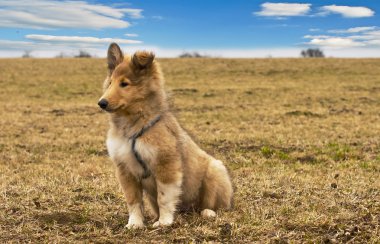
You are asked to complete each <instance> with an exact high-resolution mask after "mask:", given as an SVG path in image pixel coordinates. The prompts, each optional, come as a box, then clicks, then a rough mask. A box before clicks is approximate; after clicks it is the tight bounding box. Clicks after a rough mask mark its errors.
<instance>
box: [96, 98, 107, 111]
mask: <svg viewBox="0 0 380 244" xmlns="http://www.w3.org/2000/svg"><path fill="white" fill-rule="evenodd" d="M98 105H99V107H101V108H102V109H105V108H106V107H107V106H108V101H107V100H106V99H104V98H103V99H102V100H100V101H99V102H98Z"/></svg>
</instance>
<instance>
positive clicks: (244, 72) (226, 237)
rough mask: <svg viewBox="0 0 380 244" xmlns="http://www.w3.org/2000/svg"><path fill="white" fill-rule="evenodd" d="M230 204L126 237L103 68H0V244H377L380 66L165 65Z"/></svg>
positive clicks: (184, 116)
mask: <svg viewBox="0 0 380 244" xmlns="http://www.w3.org/2000/svg"><path fill="white" fill-rule="evenodd" d="M160 62H161V64H162V68H163V70H164V74H165V77H166V89H167V91H168V92H169V93H170V95H171V103H172V104H173V111H174V112H175V113H176V115H177V117H178V119H179V120H180V122H181V123H182V125H183V127H185V128H186V129H187V130H188V131H189V132H190V133H191V134H192V135H193V137H194V138H195V140H196V141H197V142H198V143H199V144H200V145H201V146H202V147H203V148H204V149H205V150H206V151H208V152H209V153H211V154H212V155H214V156H216V157H218V158H220V159H222V160H224V161H225V162H226V164H227V166H228V168H229V169H230V172H231V175H232V177H233V182H234V187H235V199H234V202H235V208H234V210H233V211H230V212H220V213H219V216H218V217H217V219H215V220H204V219H201V218H200V217H199V214H198V213H189V214H181V215H177V217H176V221H175V224H174V225H173V226H172V227H168V228H160V229H153V228H152V227H151V225H152V220H151V219H150V218H148V219H147V221H148V228H146V229H143V230H134V231H132V230H127V229H125V228H124V226H125V225H126V224H127V219H128V212H127V207H126V203H125V201H124V199H123V195H122V193H121V190H120V188H119V186H118V183H117V181H116V178H115V177H114V169H113V165H112V162H111V161H110V160H109V159H108V158H107V152H106V147H105V136H106V131H107V129H108V122H107V116H106V114H105V112H102V111H100V109H98V107H97V100H98V98H99V97H100V95H101V84H102V82H103V79H104V78H105V75H106V64H105V60H103V59H2V60H0V85H1V89H0V105H1V110H0V118H1V119H0V126H1V127H0V243H4V242H32V243H46V242H49V243H51V242H96V243H117V242H120V243H143V242H166V243H173V242H174V243H184V242H185V243H189V242H194V243H197V242H230V243H249V242H273V243H287V242H291V243H297V242H317V243H318V242H326V243H329V242H330V243H334V242H338V243H339V242H352V243H363V242H367V243H379V242H380V180H379V178H380V60H379V59H252V60H249V59H163V60H160Z"/></svg>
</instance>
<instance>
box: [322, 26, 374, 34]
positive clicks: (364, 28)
mask: <svg viewBox="0 0 380 244" xmlns="http://www.w3.org/2000/svg"><path fill="white" fill-rule="evenodd" d="M376 29H377V27H376V26H362V27H353V28H349V29H347V30H329V31H328V32H329V33H359V32H367V31H371V30H376Z"/></svg>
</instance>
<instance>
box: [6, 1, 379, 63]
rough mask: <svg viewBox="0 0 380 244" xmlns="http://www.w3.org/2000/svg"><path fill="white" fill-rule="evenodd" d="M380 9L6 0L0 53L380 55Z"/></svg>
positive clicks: (351, 4) (356, 4)
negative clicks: (316, 51)
mask: <svg viewBox="0 0 380 244" xmlns="http://www.w3.org/2000/svg"><path fill="white" fill-rule="evenodd" d="M379 13H380V4H379V3H378V0H363V1H358V0H357V1H339V0H335V1H329V0H322V1H315V0H314V1H311V0H310V1H307V0H305V1H289V0H288V1H254V0H234V1H232V0H230V1H222V0H219V1H216V0H208V1H207V0H203V1H202V0H193V1H190V0H187V1H186V0H182V1H172V0H161V1H158V0H147V1H127V2H126V1H119V0H116V1H105V0H103V1H101V0H98V1H95V0H87V1H86V0H82V1H58V0H18V1H13V0H0V27H1V29H0V57H17V56H21V55H22V53H23V52H25V51H26V50H28V51H31V55H32V56H35V57H53V56H56V55H57V54H59V53H63V54H65V55H73V54H75V53H77V52H78V50H86V51H88V52H90V53H92V54H94V55H97V56H99V57H102V56H105V53H106V52H105V50H106V48H107V45H108V44H109V43H110V42H112V41H115V42H117V43H119V44H120V45H121V46H122V47H123V49H124V50H125V51H127V52H128V51H129V52H132V51H135V50H137V49H149V50H153V51H155V52H156V54H157V56H159V57H160V56H161V57H175V56H178V55H179V54H180V53H182V52H184V51H198V52H200V53H202V54H207V55H210V56H218V57H268V56H273V57H297V56H299V53H300V51H301V50H302V49H305V48H308V47H315V48H321V49H322V50H323V51H324V52H325V54H327V55H328V56H335V57H380V17H379Z"/></svg>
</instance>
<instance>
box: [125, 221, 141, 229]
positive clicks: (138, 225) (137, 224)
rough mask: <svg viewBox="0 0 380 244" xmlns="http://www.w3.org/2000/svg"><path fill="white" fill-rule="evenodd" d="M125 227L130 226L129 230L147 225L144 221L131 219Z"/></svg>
mask: <svg viewBox="0 0 380 244" xmlns="http://www.w3.org/2000/svg"><path fill="white" fill-rule="evenodd" d="M125 227H126V228H128V229H129V230H132V229H141V228H144V227H145V225H144V223H143V222H131V221H129V222H128V224H127V225H126V226H125Z"/></svg>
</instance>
